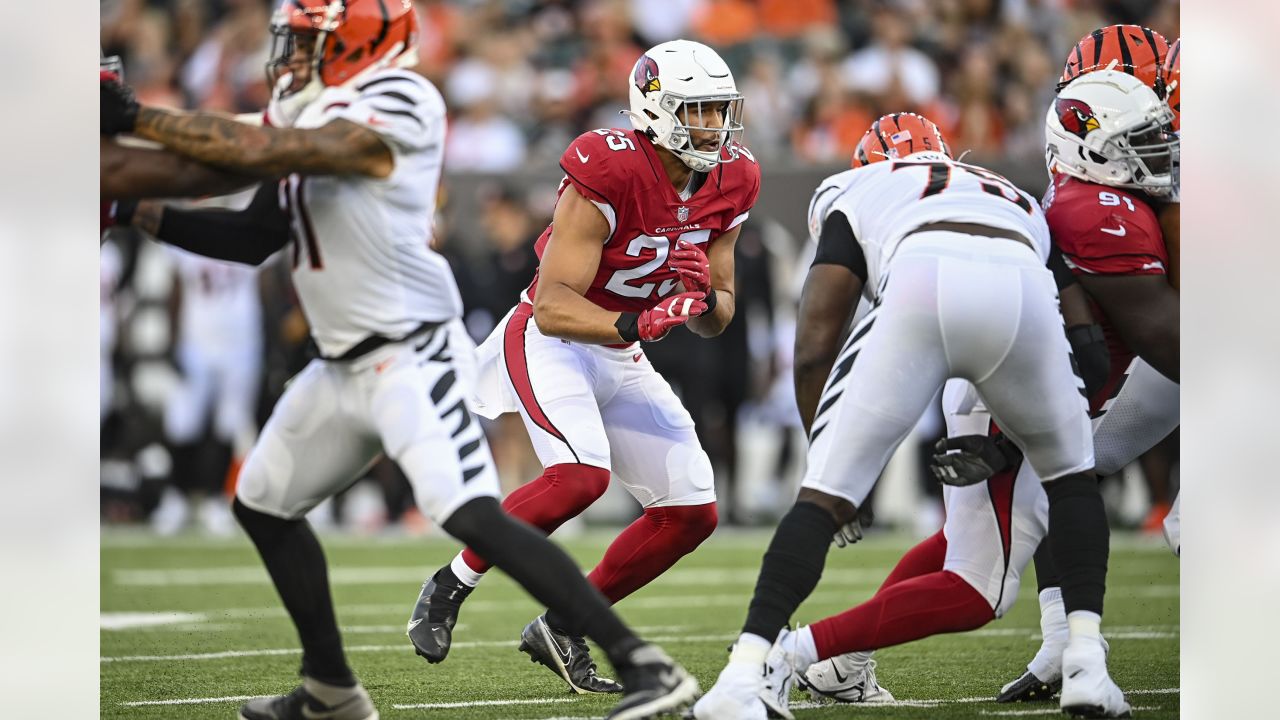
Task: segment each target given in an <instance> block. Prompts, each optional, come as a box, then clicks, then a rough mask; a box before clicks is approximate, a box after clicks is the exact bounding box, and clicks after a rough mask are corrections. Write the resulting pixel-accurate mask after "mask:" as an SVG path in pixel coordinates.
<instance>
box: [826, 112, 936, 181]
mask: <svg viewBox="0 0 1280 720" xmlns="http://www.w3.org/2000/svg"><path fill="white" fill-rule="evenodd" d="M918 152H937V153H942V154H943V155H946V156H947V157H951V148H950V147H948V146H947V141H946V140H944V139H943V138H942V132H941V131H940V130H938V126H937V125H934V124H933V121H932V120H930V119H929V118H927V117H924V116H923V115H917V114H915V113H890V114H888V115H885V116H883V117H881V118H880V119H878V120H876V121H875V122H873V123H871V129H870V130H867V132H866V133H865V134H864V135H863V136H862V140H860V141H859V142H858V147H856V148H854V150H853V160H852V161H851V162H850V163H849V165H850V167H854V168H860V167H863V166H864V165H870V164H871V163H874V162H880V161H881V160H891V159H896V158H900V157H906V156H908V155H911V154H912V153H918Z"/></svg>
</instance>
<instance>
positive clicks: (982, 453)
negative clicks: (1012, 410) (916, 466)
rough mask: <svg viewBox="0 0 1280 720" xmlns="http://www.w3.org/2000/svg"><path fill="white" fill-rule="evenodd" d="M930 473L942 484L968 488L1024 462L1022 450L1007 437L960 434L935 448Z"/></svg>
mask: <svg viewBox="0 0 1280 720" xmlns="http://www.w3.org/2000/svg"><path fill="white" fill-rule="evenodd" d="M933 453H934V454H933V457H932V458H931V459H930V461H929V471H930V472H932V473H933V476H934V477H935V478H937V479H938V482H940V483H942V484H943V485H953V486H955V487H966V486H969V485H976V484H978V483H980V482H982V481H984V480H989V479H990V478H991V476H992V475H995V474H996V473H999V472H1002V471H1004V470H1007V469H1009V468H1012V467H1016V466H1017V465H1018V463H1020V462H1022V451H1021V450H1019V449H1018V446H1017V445H1014V444H1013V442H1012V441H1010V440H1009V439H1008V438H1007V437H1005V436H1004V435H998V436H996V437H994V438H992V437H988V436H986V435H961V436H959V437H951V438H943V439H941V440H939V441H938V444H937V445H934V446H933Z"/></svg>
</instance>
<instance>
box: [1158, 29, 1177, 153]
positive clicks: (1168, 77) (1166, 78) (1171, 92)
mask: <svg viewBox="0 0 1280 720" xmlns="http://www.w3.org/2000/svg"><path fill="white" fill-rule="evenodd" d="M1160 85H1161V87H1162V88H1163V89H1164V90H1165V92H1166V94H1167V97H1166V98H1165V101H1166V102H1168V103H1169V109H1170V110H1172V111H1173V129H1174V130H1180V129H1181V128H1182V38H1178V39H1177V40H1174V41H1173V45H1170V46H1169V55H1168V57H1166V58H1165V60H1164V66H1163V67H1161V68H1160Z"/></svg>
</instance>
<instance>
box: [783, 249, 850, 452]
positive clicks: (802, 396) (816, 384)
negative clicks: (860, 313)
mask: <svg viewBox="0 0 1280 720" xmlns="http://www.w3.org/2000/svg"><path fill="white" fill-rule="evenodd" d="M861 293H862V280H861V279H860V278H859V277H858V276H857V275H855V274H854V273H853V271H852V270H850V269H849V268H847V267H845V266H844V265H838V264H834V263H819V264H815V265H814V266H813V267H811V268H809V276H808V277H807V278H805V281H804V290H803V291H802V292H801V295H800V310H799V312H798V317H797V319H796V345H795V370H794V373H795V386H796V405H797V407H798V408H799V410H800V422H801V423H802V424H803V425H804V431H805V433H808V432H810V431H811V430H812V429H813V428H812V425H813V416H814V415H815V414H816V413H817V411H818V401H819V400H820V399H821V397H822V388H823V386H825V385H826V383H827V375H829V374H830V373H831V366H832V365H834V364H835V361H836V355H837V354H839V352H840V341H841V339H842V338H843V337H844V330H845V329H846V328H848V327H849V319H850V317H851V316H852V315H853V311H854V310H855V309H856V308H857V306H858V297H859V295H860V294H861Z"/></svg>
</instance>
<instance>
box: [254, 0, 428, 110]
mask: <svg viewBox="0 0 1280 720" xmlns="http://www.w3.org/2000/svg"><path fill="white" fill-rule="evenodd" d="M271 35H272V40H271V55H270V57H269V59H268V61H267V81H268V82H269V83H270V84H271V87H272V90H273V94H274V96H275V98H276V99H281V98H285V97H287V96H290V95H294V94H298V93H301V92H302V91H303V90H306V91H307V94H308V95H318V94H319V91H320V90H322V89H324V88H325V87H334V86H340V85H346V84H348V83H351V82H353V81H355V80H356V79H357V78H359V77H361V76H362V75H365V74H367V73H370V72H374V71H376V70H378V69H381V68H384V67H390V66H399V67H404V66H406V65H412V64H414V63H416V61H417V46H418V20H417V16H416V15H415V14H414V10H413V2H412V0H284V2H282V3H281V4H280V8H279V9H278V10H276V13H275V16H274V17H273V18H272V19H271ZM307 51H309V52H307Z"/></svg>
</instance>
